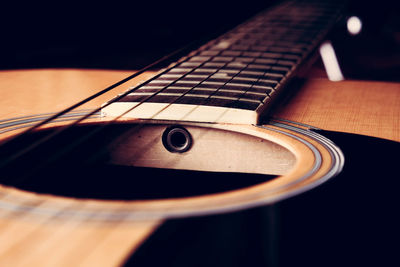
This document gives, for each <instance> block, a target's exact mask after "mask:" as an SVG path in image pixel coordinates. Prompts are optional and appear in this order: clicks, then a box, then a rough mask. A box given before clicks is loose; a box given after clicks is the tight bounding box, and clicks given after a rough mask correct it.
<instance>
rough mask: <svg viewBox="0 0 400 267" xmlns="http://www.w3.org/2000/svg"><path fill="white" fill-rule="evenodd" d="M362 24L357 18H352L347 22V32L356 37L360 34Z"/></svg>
mask: <svg viewBox="0 0 400 267" xmlns="http://www.w3.org/2000/svg"><path fill="white" fill-rule="evenodd" d="M361 29H362V23H361V20H360V18H359V17H356V16H352V17H350V18H349V19H348V20H347V30H348V31H349V33H350V34H351V35H357V34H359V33H360V32H361Z"/></svg>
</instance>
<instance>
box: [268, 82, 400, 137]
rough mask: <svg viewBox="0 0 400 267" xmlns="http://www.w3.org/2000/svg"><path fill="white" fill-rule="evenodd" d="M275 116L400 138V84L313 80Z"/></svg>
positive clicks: (325, 128)
mask: <svg viewBox="0 0 400 267" xmlns="http://www.w3.org/2000/svg"><path fill="white" fill-rule="evenodd" d="M273 116H275V117H277V118H282V119H288V120H292V121H296V122H301V123H305V124H309V125H312V126H315V127H318V128H321V129H324V130H332V131H340V132H347V133H356V134H363V135H368V136H374V137H379V138H385V139H389V140H395V141H400V83H394V82H378V81H351V80H347V81H342V82H331V81H329V80H327V79H321V78H313V79H309V80H307V81H306V83H305V84H304V86H303V87H302V88H301V90H299V92H298V93H297V94H296V95H295V97H293V98H292V100H291V101H290V102H289V103H287V104H285V105H282V106H281V107H280V108H279V109H278V110H277V112H275V113H274V114H273Z"/></svg>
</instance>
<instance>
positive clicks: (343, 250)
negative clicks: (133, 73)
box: [0, 70, 400, 266]
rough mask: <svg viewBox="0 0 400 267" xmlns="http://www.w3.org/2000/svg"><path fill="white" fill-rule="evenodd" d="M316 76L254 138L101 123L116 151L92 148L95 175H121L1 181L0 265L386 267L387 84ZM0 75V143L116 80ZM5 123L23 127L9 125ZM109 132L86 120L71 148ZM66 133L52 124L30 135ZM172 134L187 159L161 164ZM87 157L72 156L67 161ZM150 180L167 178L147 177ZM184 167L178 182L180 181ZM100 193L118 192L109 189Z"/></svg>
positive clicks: (391, 122)
mask: <svg viewBox="0 0 400 267" xmlns="http://www.w3.org/2000/svg"><path fill="white" fill-rule="evenodd" d="M315 73H318V71H314V72H312V75H309V76H308V78H306V79H304V80H303V82H302V83H299V85H301V86H299V87H300V89H293V90H292V91H293V93H292V94H291V97H290V98H287V99H285V101H283V102H282V103H281V104H280V105H279V106H278V107H276V109H275V111H274V112H273V113H272V114H271V117H272V118H273V119H272V120H270V121H266V122H265V123H264V124H262V125H260V126H249V125H230V124H207V123H179V122H165V121H155V122H151V123H150V124H149V125H147V124H145V126H143V124H142V123H138V121H137V120H129V119H119V120H118V121H115V122H113V123H112V125H111V126H108V128H110V129H112V130H110V131H109V132H107V133H110V134H112V133H113V132H115V131H117V132H118V131H119V132H118V133H119V135H120V136H125V137H126V136H128V137H127V138H122V139H120V140H117V141H114V140H113V141H111V142H108V141H107V140H106V141H104V140H102V138H97V139H96V140H97V141H94V140H95V138H93V139H91V141H93V142H94V143H95V145H94V146H96V145H98V144H103V143H102V142H106V143H105V144H106V147H107V150H106V152H105V153H106V154H107V163H111V164H112V165H116V166H125V167H128V166H132V165H135V166H138V167H139V169H136V170H135V172H133V173H130V172H129V171H126V170H125V169H123V170H122V171H117V170H116V169H111V170H108V169H104V171H103V169H102V170H100V171H97V172H92V170H89V171H82V172H81V173H79V172H75V171H76V170H78V171H80V170H79V168H75V167H72V166H69V165H68V164H70V163H69V162H68V161H67V162H66V163H65V162H63V163H62V164H61V165H55V166H56V167H59V168H56V169H53V170H51V171H50V172H40V171H39V174H40V175H39V176H40V177H42V180H43V181H44V182H43V181H40V180H38V181H32V182H30V183H24V182H22V183H15V184H14V182H8V181H6V182H2V184H3V186H1V192H0V193H1V200H0V203H1V209H0V224H1V227H0V240H1V242H0V244H1V245H0V262H1V264H2V265H5V266H26V265H30V266H36V265H37V266H75V265H80V266H118V265H121V264H124V263H125V264H127V265H128V266H131V265H132V266H153V265H156V264H157V265H159V264H163V265H166V266H181V265H195V266H204V265H208V266H210V265H211V266H221V265H226V266H243V265H251V266H265V265H266V264H270V265H272V266H275V265H279V266H293V265H294V264H296V265H307V266H321V265H324V266H337V265H339V264H340V265H350V264H360V263H361V264H362V263H371V262H374V263H379V264H384V263H393V262H394V261H395V260H396V256H395V251H394V250H395V249H394V247H393V246H390V244H393V243H394V242H395V241H396V236H398V229H397V225H398V221H397V220H398V219H397V218H396V217H397V216H396V214H395V210H396V205H397V203H398V201H399V199H398V196H397V194H396V189H397V186H398V181H397V177H398V173H397V172H396V156H395V154H394V153H395V152H396V151H397V152H398V151H399V143H398V142H399V141H400V124H399V118H400V105H399V103H400V90H399V89H400V88H399V84H398V83H390V82H368V81H344V82H339V83H334V82H330V81H328V80H327V79H326V78H325V77H323V76H322V75H316V74H315ZM152 74H153V73H145V74H144V76H141V77H139V78H138V79H137V80H136V81H134V82H133V83H135V82H138V81H139V80H141V79H144V78H146V77H148V76H151V75H152ZM0 75H1V78H0V82H1V83H2V84H1V86H0V87H1V89H2V94H3V98H2V103H1V104H2V107H3V108H2V110H1V114H2V119H4V120H3V121H2V124H1V127H2V130H3V132H2V141H4V140H7V139H8V138H10V137H12V136H13V135H15V134H16V133H18V132H19V131H22V130H23V128H24V127H27V126H29V125H31V124H32V123H33V122H34V119H35V118H39V117H45V116H47V115H38V114H42V113H45V112H55V111H57V110H60V109H62V108H65V107H67V106H69V105H71V104H73V103H74V102H75V101H77V100H78V99H81V98H84V97H87V96H89V95H91V94H93V93H95V92H97V91H99V89H101V88H103V87H104V86H107V85H108V84H111V83H112V82H113V81H115V80H118V79H119V78H123V77H124V76H126V75H127V73H126V72H115V71H87V70H32V71H5V72H2V73H1V74H0ZM145 76H146V77H145ZM27 83H29V84H30V85H31V86H27ZM54 87H58V88H63V90H52V89H53V88H54ZM295 87H296V86H294V85H293V88H295ZM120 90H123V88H122V89H120ZM59 93H63V95H60V94H59ZM113 94H114V95H115V92H113ZM43 95H45V96H46V99H45V101H41V99H42V96H43ZM109 98H110V96H109V95H108V96H107V95H106V96H104V98H101V99H96V100H95V101H94V102H93V103H90V104H88V105H87V106H85V108H96V107H98V106H99V105H100V104H102V103H104V102H105V100H106V99H109ZM10 102H12V103H13V105H10V104H8V103H10ZM53 103H57V106H56V105H54V104H53ZM27 107H28V108H27ZM11 114H13V115H12V116H14V117H15V114H18V115H21V117H23V118H17V119H10V117H11V116H10V115H11ZM78 115H79V114H76V117H78ZM73 118H75V117H74V116H73ZM108 121H109V120H108V119H107V118H101V117H94V118H92V119H90V121H89V122H88V123H86V124H83V126H79V127H80V128H79V127H78V128H79V130H78V134H77V135H74V137H77V136H79V134H80V133H86V132H88V131H89V132H90V127H94V126H93V125H102V124H105V123H107V122H108ZM68 123H70V120H65V121H59V122H57V123H55V124H52V125H49V126H46V127H45V128H44V129H41V130H40V131H38V132H37V133H34V134H37V135H39V136H40V134H41V132H46V131H53V129H57V128H58V127H61V126H62V125H66V124H68ZM114 124H115V125H114ZM126 125H128V126H129V127H128V129H126V127H127V126H126ZM132 125H133V126H132ZM138 125H139V126H138ZM176 125H179V127H183V128H184V129H186V130H188V131H189V133H190V134H191V137H192V138H193V144H192V147H191V149H190V150H189V151H188V152H186V153H182V154H177V153H170V152H169V151H167V150H166V149H165V148H164V147H163V142H162V137H161V136H162V134H163V132H164V131H165V129H168V127H171V126H172V127H174V126H176ZM310 125H311V126H310ZM118 127H119V128H118ZM124 127H125V128H124ZM132 127H133V128H132ZM135 127H136V128H135ZM138 127H139V128H138ZM117 128H118V129H120V130H118V129H117ZM115 129H117V130H115ZM132 129H133V130H132ZM121 133H122V134H121ZM106 136H107V135H106ZM142 137H143V138H144V139H140V138H142ZM64 139H65V138H64ZM138 139H140V140H139V141H138ZM99 140H100V141H99ZM216 140H217V141H216ZM26 142H27V143H26V144H23V145H27V146H28V145H29V139H27V140H26ZM60 142H61V143H62V142H65V140H61V141H60ZM96 142H98V143H96ZM107 142H108V143H107ZM260 147H262V149H260ZM85 148H86V146H81V144H79V149H78V151H81V150H82V151H84V150H85ZM256 148H257V149H256ZM87 149H90V146H89V148H87ZM144 151H145V152H147V151H150V152H148V153H147V154H146V153H144ZM210 151H212V152H210ZM79 153H80V152H79ZM132 155H135V156H134V157H133V156H132ZM182 155H185V156H182ZM138 158H139V159H140V160H139V161H138V160H137V159H138ZM178 158H179V160H178ZM181 158H183V159H181ZM41 160H44V161H46V160H47V159H46V158H44V159H39V160H38V162H41ZM344 161H345V163H344ZM70 162H74V161H73V160H71V161H70ZM236 162H242V164H237V163H236ZM243 162H244V164H243ZM171 166H172V167H171ZM185 166H186V167H185ZM234 166H245V168H244V169H243V168H242V169H240V168H238V169H235V167H234ZM276 166H280V167H276ZM149 167H152V168H154V167H156V168H165V167H169V168H172V169H176V172H174V171H170V172H169V173H161V174H160V173H154V172H151V171H150V172H148V168H149ZM182 168H187V169H189V170H188V171H187V172H186V171H183V172H182V171H179V170H182ZM17 169H18V168H15V169H11V171H10V173H11V174H10V177H12V178H15V177H14V176H13V175H15V171H16V170H17ZM69 169H70V170H69ZM107 170H108V171H107ZM190 170H192V171H190ZM193 170H194V171H193ZM204 171H208V172H206V173H205V172H204ZM22 173H23V171H22ZM138 173H139V174H141V175H139V176H138V175H137V174H138ZM223 173H225V174H224V175H223ZM226 173H228V175H226ZM246 173H247V174H246ZM118 174H120V175H122V176H124V175H127V176H129V177H131V176H132V175H133V176H132V177H133V178H132V179H133V181H131V180H128V181H127V180H126V179H125V180H124V179H119V178H118V177H119V176H118ZM218 174H219V175H218ZM254 174H256V175H254ZM266 174H268V175H269V176H265V175H266ZM153 175H155V176H157V175H158V178H155V179H152V178H151V177H152V176H153ZM260 175H261V176H260ZM43 177H45V178H43ZM149 177H150V178H149ZM207 177H208V178H207ZM17 178H18V179H22V178H21V177H19V176H18V177H17ZM18 179H17V180H18ZM63 179H64V180H63ZM166 179H168V180H167V181H165V180H166ZM110 180H111V181H114V183H115V184H119V185H117V186H112V182H110ZM141 180H143V181H144V180H149V181H150V182H148V183H147V184H146V183H144V182H143V181H142V182H141ZM188 180H189V181H188ZM138 181H139V182H138ZM168 181H171V182H168ZM44 183H45V185H43V184H44ZM193 183H194V184H193ZM49 185H50V186H49ZM227 185H228V186H227ZM52 187H53V188H52ZM96 187H97V188H100V189H96ZM129 187H132V189H130V188H129ZM54 188H55V189H54ZM152 190H154V191H153V192H152ZM110 192H112V193H110ZM144 192H145V193H144ZM118 194H119V195H118Z"/></svg>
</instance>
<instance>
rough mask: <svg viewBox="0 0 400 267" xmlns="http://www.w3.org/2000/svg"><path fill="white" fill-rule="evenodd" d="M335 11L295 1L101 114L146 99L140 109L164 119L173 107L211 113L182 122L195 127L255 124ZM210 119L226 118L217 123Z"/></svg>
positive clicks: (248, 23)
mask: <svg viewBox="0 0 400 267" xmlns="http://www.w3.org/2000/svg"><path fill="white" fill-rule="evenodd" d="M339 7H340V5H337V4H335V3H334V2H332V3H330V4H329V3H325V4H323V3H322V4H321V3H315V2H312V1H301V0H299V1H289V2H287V3H283V4H281V5H278V6H276V7H274V8H271V9H269V10H266V11H264V12H261V13H260V14H258V15H256V16H255V17H254V18H252V19H250V20H248V21H246V22H245V23H243V24H241V25H239V26H237V27H235V28H234V29H232V30H230V31H229V32H227V33H225V34H223V35H222V36H220V37H219V38H217V39H215V40H212V41H210V42H208V43H207V44H204V45H203V46H201V47H200V48H199V49H198V50H195V51H192V52H191V53H189V54H188V55H187V56H186V57H183V58H182V59H181V60H179V61H178V62H179V63H178V64H176V66H173V67H170V68H169V69H167V70H164V71H163V72H162V73H161V75H159V76H158V77H157V78H154V79H152V80H149V81H147V82H145V83H144V84H143V85H139V86H137V87H135V88H133V89H130V90H131V93H130V94H129V95H127V96H126V97H124V98H122V99H120V100H118V101H117V102H115V103H112V104H111V105H109V106H108V107H106V108H103V110H102V111H103V114H105V115H108V116H117V115H118V113H122V112H123V111H126V110H127V109H129V107H133V106H134V105H135V104H137V103H140V101H144V100H145V99H146V97H147V98H148V99H147V100H146V102H145V103H142V104H141V106H146V105H147V103H151V105H150V106H151V107H156V106H154V104H155V103H160V104H163V105H162V107H163V108H164V109H168V110H169V111H168V112H167V113H168V114H173V111H174V110H175V106H176V110H177V111H178V110H182V109H179V108H178V106H179V105H192V106H193V108H194V109H196V107H198V106H202V107H207V106H208V107H212V109H210V111H211V110H212V111H213V112H210V114H209V115H207V114H201V115H198V116H197V115H196V111H193V110H192V113H193V114H190V115H188V116H186V117H188V119H189V120H193V121H202V122H207V121H209V122H215V121H216V120H217V121H219V122H228V123H258V120H259V118H260V116H261V114H262V113H263V112H265V111H266V110H268V108H270V106H271V104H272V103H273V101H274V100H275V99H276V95H278V94H281V93H282V91H283V90H284V88H285V87H286V86H287V83H288V81H289V80H290V79H291V78H292V77H293V75H295V73H296V71H297V69H298V67H299V66H300V65H301V63H302V61H304V60H305V58H307V56H308V55H309V54H310V53H312V51H314V50H315V49H316V46H317V45H318V43H319V42H321V41H322V38H323V37H324V35H325V34H326V33H327V31H328V29H329V28H330V27H331V26H332V25H333V23H334V22H335V21H336V20H337V18H338V14H339V12H338V10H339ZM152 94H153V95H152ZM168 101H170V102H168ZM165 104H168V105H167V106H165ZM218 108H220V111H219V112H216V111H217V109H218ZM185 110H186V109H185ZM201 110H202V112H204V110H206V109H205V108H202V109H201ZM146 112H147V113H146V114H147V115H146V116H144V117H143V116H142V115H141V114H140V112H139V111H137V110H133V111H130V112H128V113H127V114H125V116H126V117H134V118H151V117H149V114H150V113H151V112H150V113H149V112H148V111H146ZM158 113H160V114H158ZM214 113H215V114H220V115H221V114H225V113H226V114H227V115H226V116H225V115H222V116H220V115H219V117H218V119H217V118H215V117H214V116H215V115H214ZM154 114H155V115H154V116H155V117H154V119H158V118H162V119H168V118H166V117H165V116H163V115H162V111H161V112H157V111H156V110H154ZM177 116H178V115H177ZM196 116H197V117H196ZM178 117H185V116H184V114H181V115H180V116H178ZM174 118H176V117H171V118H170V119H174Z"/></svg>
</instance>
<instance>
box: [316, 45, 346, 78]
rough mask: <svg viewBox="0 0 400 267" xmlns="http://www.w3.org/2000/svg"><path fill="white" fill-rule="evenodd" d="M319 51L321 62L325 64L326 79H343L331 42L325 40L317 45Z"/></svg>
mask: <svg viewBox="0 0 400 267" xmlns="http://www.w3.org/2000/svg"><path fill="white" fill-rule="evenodd" d="M319 53H320V54H321V58H322V62H323V63H324V66H325V71H326V74H327V75H328V79H329V80H331V81H335V82H336V81H342V80H344V77H343V74H342V71H341V70H340V66H339V62H338V60H337V58H336V53H335V50H334V49H333V46H332V44H331V42H329V41H328V42H325V43H323V44H322V45H321V46H320V47H319Z"/></svg>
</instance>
